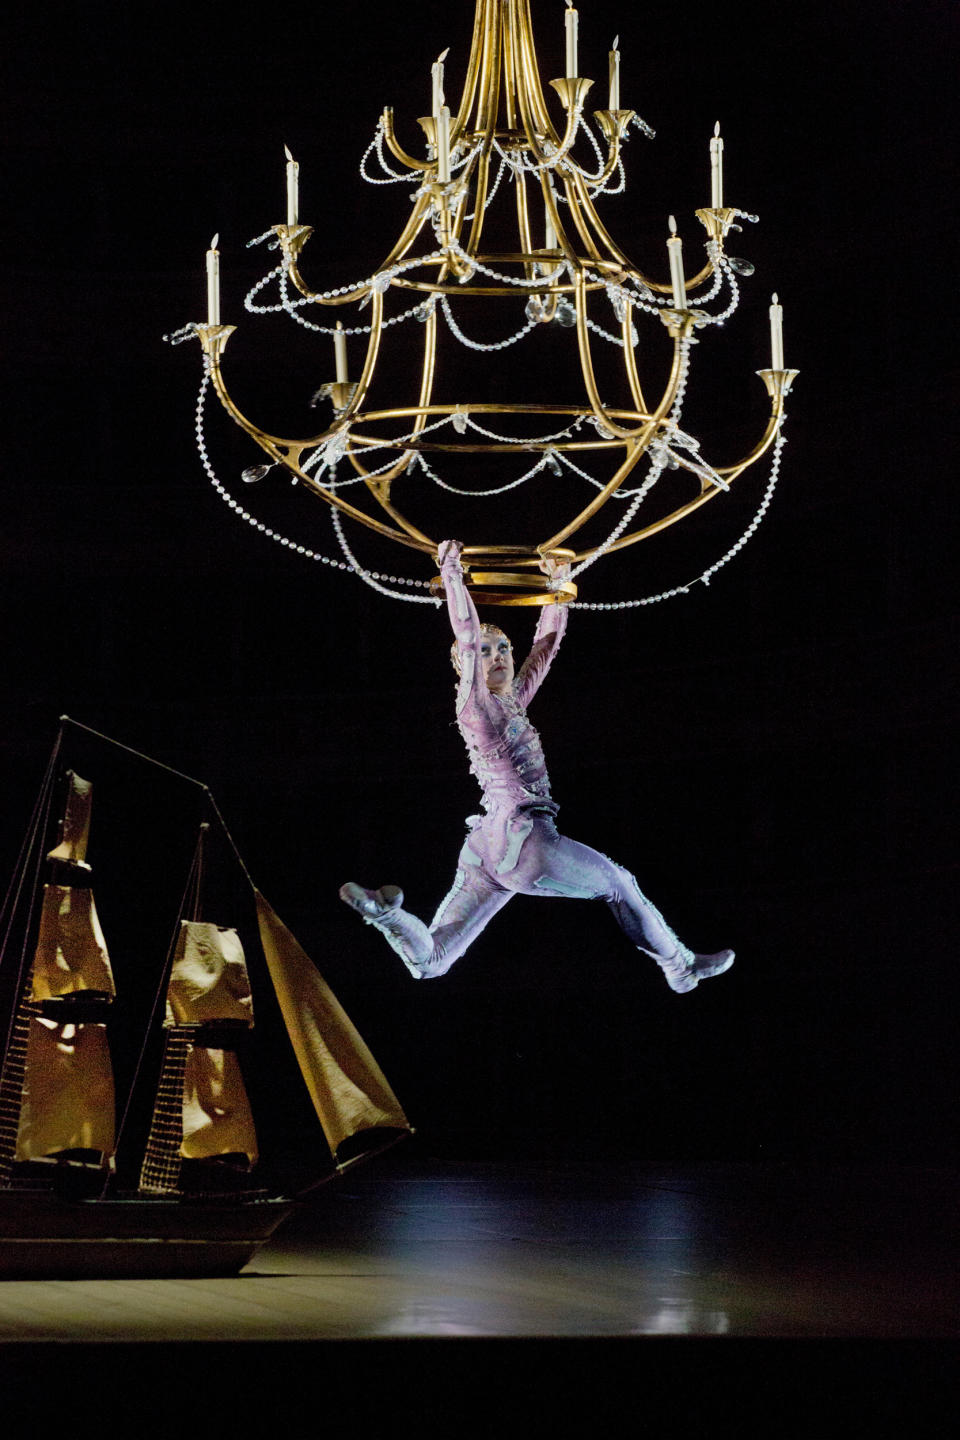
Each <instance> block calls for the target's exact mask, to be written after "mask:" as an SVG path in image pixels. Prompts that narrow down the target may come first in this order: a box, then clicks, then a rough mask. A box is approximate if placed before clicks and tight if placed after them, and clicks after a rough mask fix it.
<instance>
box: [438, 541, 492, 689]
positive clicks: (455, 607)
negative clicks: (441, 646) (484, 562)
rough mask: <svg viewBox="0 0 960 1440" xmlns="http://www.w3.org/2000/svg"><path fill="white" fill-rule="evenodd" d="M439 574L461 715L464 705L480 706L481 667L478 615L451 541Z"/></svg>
mask: <svg viewBox="0 0 960 1440" xmlns="http://www.w3.org/2000/svg"><path fill="white" fill-rule="evenodd" d="M443 548H444V547H441V549H443ZM440 577H441V579H442V580H443V593H444V595H445V596H446V600H447V614H448V615H449V617H450V628H451V630H452V631H453V637H454V640H455V641H456V646H457V654H458V656H459V661H460V685H459V687H458V690H457V715H458V716H460V717H462V716H463V712H464V710H465V709H467V708H468V707H469V708H471V709H481V710H482V709H483V704H482V700H483V696H482V693H481V688H480V684H481V681H482V679H483V667H482V666H481V664H480V643H481V641H480V617H479V615H478V614H477V608H476V606H475V605H474V603H473V596H472V595H471V594H470V591H469V590H468V589H467V587H466V584H465V583H464V578H463V565H462V564H461V561H460V552H459V551H458V550H457V549H456V547H455V546H453V545H451V546H449V547H448V548H446V550H445V554H444V558H443V560H442V562H441V565H440ZM484 688H485V687H484Z"/></svg>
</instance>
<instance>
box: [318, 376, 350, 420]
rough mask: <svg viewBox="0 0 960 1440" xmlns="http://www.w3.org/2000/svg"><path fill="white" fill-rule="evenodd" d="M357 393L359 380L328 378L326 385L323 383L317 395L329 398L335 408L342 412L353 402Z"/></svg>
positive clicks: (322, 398) (325, 398)
mask: <svg viewBox="0 0 960 1440" xmlns="http://www.w3.org/2000/svg"><path fill="white" fill-rule="evenodd" d="M356 393H357V382H356V381H355V380H328V381H327V383H326V385H321V386H320V389H319V390H318V391H317V397H318V398H319V399H321V400H329V401H330V403H331V404H332V405H333V408H334V410H336V411H337V413H338V414H340V412H341V411H343V410H346V409H347V408H348V407H349V406H350V405H351V404H352V402H353V397H354V395H356Z"/></svg>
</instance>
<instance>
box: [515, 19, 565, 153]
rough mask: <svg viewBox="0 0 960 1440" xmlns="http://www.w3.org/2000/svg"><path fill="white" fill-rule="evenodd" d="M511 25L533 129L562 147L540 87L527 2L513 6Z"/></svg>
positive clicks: (531, 23)
mask: <svg viewBox="0 0 960 1440" xmlns="http://www.w3.org/2000/svg"><path fill="white" fill-rule="evenodd" d="M511 24H512V25H513V26H514V29H515V31H516V33H517V37H518V43H517V53H518V55H519V57H520V67H519V68H520V74H521V76H522V80H523V93H524V95H525V96H526V98H527V109H528V114H529V116H530V119H531V120H532V122H533V127H534V128H535V129H536V130H539V132H540V133H541V134H542V135H544V136H545V137H546V138H547V139H549V140H551V141H552V142H553V143H554V144H555V145H559V144H560V137H559V134H558V132H557V130H556V129H555V127H554V124H553V121H552V120H551V119H550V111H549V109H548V107H547V100H546V96H545V95H544V93H543V88H542V86H541V84H540V67H539V66H538V64H537V53H536V46H535V45H534V40H533V22H532V20H531V18H530V6H529V4H528V3H527V0H520V3H519V4H514V6H512V7H511Z"/></svg>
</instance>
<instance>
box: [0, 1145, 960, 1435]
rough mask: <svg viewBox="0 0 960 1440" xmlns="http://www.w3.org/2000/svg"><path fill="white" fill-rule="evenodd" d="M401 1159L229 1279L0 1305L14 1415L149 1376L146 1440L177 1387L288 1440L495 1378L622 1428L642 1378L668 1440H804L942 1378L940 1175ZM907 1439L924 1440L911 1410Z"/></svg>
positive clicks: (947, 1203) (951, 1311)
mask: <svg viewBox="0 0 960 1440" xmlns="http://www.w3.org/2000/svg"><path fill="white" fill-rule="evenodd" d="M412 1150H413V1147H410V1149H409V1150H408V1151H407V1152H405V1153H404V1152H394V1153H393V1156H391V1157H386V1159H385V1160H384V1161H380V1162H374V1163H373V1164H372V1165H371V1166H369V1167H368V1168H367V1169H366V1170H364V1171H359V1172H353V1173H352V1174H350V1175H347V1176H345V1177H344V1178H343V1179H342V1180H341V1181H340V1182H338V1183H337V1184H335V1185H333V1186H330V1187H327V1189H326V1191H323V1192H319V1195H318V1198H317V1200H316V1201H315V1202H314V1203H313V1204H312V1205H311V1206H309V1207H307V1208H305V1209H304V1210H303V1211H302V1212H301V1213H300V1214H298V1215H296V1216H295V1217H294V1218H293V1219H292V1220H291V1221H288V1222H287V1224H286V1225H285V1226H284V1227H282V1228H281V1230H280V1231H279V1232H278V1233H277V1235H276V1236H275V1238H274V1239H273V1241H272V1242H271V1243H270V1244H269V1245H268V1246H267V1247H265V1248H264V1249H263V1250H261V1251H260V1253H259V1255H258V1256H257V1257H256V1258H255V1259H254V1260H253V1261H252V1262H251V1264H250V1265H249V1266H248V1267H247V1269H246V1270H245V1271H244V1272H243V1273H242V1274H241V1275H239V1276H237V1277H235V1278H232V1279H219V1280H157V1281H148V1280H109V1281H96V1280H82V1281H49V1280H48V1281H36V1282H34V1281H9V1282H5V1283H4V1284H2V1285H0V1371H2V1373H0V1381H2V1382H3V1386H4V1390H5V1392H6V1394H7V1395H8V1397H14V1396H16V1397H17V1401H18V1403H20V1404H22V1405H24V1406H28V1405H29V1403H30V1401H31V1395H32V1394H34V1393H35V1390H34V1387H35V1386H39V1390H40V1392H41V1393H43V1392H44V1391H45V1387H46V1388H47V1393H49V1389H48V1387H49V1386H50V1385H58V1384H59V1385H60V1388H61V1389H62V1387H63V1384H65V1383H66V1380H65V1378H64V1377H66V1376H68V1375H71V1374H73V1375H74V1376H80V1375H83V1376H84V1377H92V1376H93V1375H94V1374H96V1373H98V1372H101V1373H103V1372H104V1361H106V1372H105V1373H107V1374H109V1377H110V1381H109V1383H110V1386H111V1389H112V1391H113V1393H114V1395H115V1397H116V1398H117V1403H121V1404H122V1405H123V1406H130V1405H133V1404H134V1403H135V1400H136V1397H137V1395H138V1394H139V1393H140V1391H139V1390H138V1389H137V1388H136V1387H135V1386H134V1382H133V1379H132V1376H133V1372H134V1368H135V1366H139V1367H141V1368H142V1367H143V1366H144V1365H146V1367H147V1370H148V1371H149V1372H151V1374H152V1375H153V1378H154V1380H156V1377H157V1376H158V1375H160V1374H163V1375H165V1376H169V1375H170V1374H171V1372H174V1373H176V1374H177V1375H178V1376H179V1377H180V1378H179V1379H178V1380H177V1381H176V1383H175V1385H174V1390H173V1391H170V1392H167V1391H166V1390H165V1389H164V1387H161V1388H160V1392H159V1395H158V1396H157V1397H156V1398H155V1399H154V1402H153V1404H152V1406H151V1409H150V1414H149V1415H145V1416H144V1418H143V1423H140V1424H139V1429H140V1433H141V1434H142V1433H152V1432H150V1431H149V1422H150V1418H151V1416H152V1417H153V1418H155V1419H158V1417H160V1416H161V1415H162V1414H164V1413H165V1412H164V1410H163V1406H164V1404H165V1403H167V1404H169V1405H170V1406H173V1407H175V1403H176V1402H175V1399H174V1396H175V1395H180V1397H181V1398H182V1387H183V1386H184V1385H186V1386H187V1387H188V1388H191V1389H194V1388H195V1390H196V1393H195V1395H194V1399H193V1401H191V1407H193V1406H195V1404H196V1403H199V1402H200V1400H201V1399H202V1396H203V1393H204V1392H205V1390H206V1387H208V1386H209V1385H211V1384H213V1385H214V1388H215V1390H216V1391H217V1393H218V1394H219V1396H220V1401H219V1403H220V1412H219V1413H221V1414H225V1413H227V1411H228V1410H229V1409H230V1405H231V1403H232V1402H231V1397H234V1402H235V1403H236V1404H238V1405H239V1403H240V1402H239V1401H238V1400H236V1397H237V1396H238V1395H246V1400H245V1402H244V1404H243V1407H242V1408H243V1410H244V1413H246V1414H248V1416H250V1417H252V1415H253V1413H254V1409H257V1408H258V1407H259V1408H260V1409H262V1411H263V1416H264V1417H270V1416H272V1417H273V1418H274V1419H276V1420H277V1422H278V1423H285V1422H286V1421H289V1423H290V1424H291V1425H293V1426H294V1429H295V1430H296V1431H297V1432H298V1433H299V1429H300V1426H301V1425H302V1423H303V1416H304V1414H305V1413H307V1411H305V1410H304V1408H303V1407H308V1409H309V1413H310V1414H314V1413H315V1414H316V1418H317V1421H318V1428H320V1426H319V1420H320V1415H321V1413H322V1410H323V1404H324V1397H325V1399H326V1403H327V1404H329V1405H332V1406H333V1408H334V1410H335V1411H337V1413H339V1411H338V1410H337V1407H338V1406H340V1405H342V1406H343V1407H344V1408H343V1413H344V1414H346V1413H352V1414H360V1413H367V1412H366V1410H365V1407H370V1406H371V1405H373V1404H374V1403H375V1402H377V1397H378V1396H379V1399H380V1401H381V1402H382V1406H383V1411H382V1414H383V1416H384V1417H385V1416H386V1415H387V1414H388V1413H389V1406H390V1405H391V1404H393V1405H394V1406H395V1407H397V1406H399V1407H400V1409H403V1406H404V1405H408V1404H412V1403H413V1396H414V1394H416V1395H419V1394H421V1392H422V1389H423V1387H424V1386H426V1387H427V1391H428V1393H429V1395H431V1396H432V1397H433V1401H435V1402H436V1403H440V1398H439V1397H441V1396H442V1395H444V1394H447V1392H449V1393H448V1394H447V1398H448V1400H449V1401H450V1403H451V1404H457V1405H460V1406H461V1408H462V1406H463V1404H464V1401H465V1396H466V1395H467V1394H474V1395H475V1397H476V1399H475V1406H474V1407H473V1411H471V1412H470V1414H468V1413H464V1417H463V1418H464V1421H465V1422H466V1421H467V1420H468V1419H469V1418H471V1414H472V1416H473V1418H476V1414H478V1413H480V1410H481V1409H482V1407H483V1405H484V1404H485V1403H487V1402H488V1401H489V1400H490V1398H491V1392H490V1390H489V1384H492V1383H493V1382H494V1380H495V1381H496V1383H495V1384H494V1391H498V1390H499V1391H500V1392H502V1391H503V1389H504V1387H505V1386H508V1385H509V1384H518V1385H520V1386H521V1387H522V1389H523V1393H524V1396H525V1400H526V1403H527V1405H528V1406H530V1405H533V1404H534V1398H535V1399H536V1405H535V1409H536V1413H537V1414H539V1415H541V1416H542V1417H544V1418H545V1417H546V1415H547V1414H548V1413H550V1411H551V1406H554V1407H555V1408H556V1409H557V1412H558V1413H559V1412H561V1411H564V1410H566V1409H567V1408H568V1407H573V1408H572V1409H571V1411H570V1413H571V1414H572V1413H573V1411H574V1410H575V1409H576V1407H577V1405H578V1404H585V1403H587V1401H588V1400H589V1399H590V1397H591V1396H592V1401H591V1403H592V1404H593V1405H594V1406H597V1405H598V1406H599V1407H600V1409H599V1410H596V1409H593V1410H591V1413H592V1414H595V1415H599V1414H600V1413H601V1412H602V1411H603V1407H604V1405H607V1406H612V1405H614V1404H616V1405H617V1406H618V1407H619V1406H620V1405H621V1404H625V1405H627V1408H628V1409H629V1408H630V1405H629V1404H627V1395H628V1394H630V1393H633V1391H632V1389H631V1382H629V1381H628V1380H627V1378H626V1377H629V1376H633V1377H635V1385H636V1386H637V1387H639V1389H637V1391H636V1393H635V1394H634V1402H635V1404H636V1405H637V1406H639V1407H640V1408H639V1410H637V1412H636V1413H637V1414H640V1413H643V1414H645V1415H647V1416H648V1417H649V1416H651V1415H652V1414H653V1413H654V1410H655V1409H656V1406H657V1405H659V1404H660V1403H661V1401H662V1402H663V1403H666V1402H667V1399H668V1398H669V1397H672V1399H671V1406H672V1409H671V1410H670V1411H669V1412H665V1413H672V1415H673V1418H674V1420H675V1421H677V1420H679V1418H680V1413H681V1411H680V1409H678V1408H677V1407H678V1405H679V1406H680V1407H681V1408H682V1407H689V1406H690V1405H691V1404H692V1405H694V1407H696V1406H698V1405H702V1406H704V1407H707V1403H708V1399H709V1397H710V1396H711V1395H713V1396H714V1398H715V1399H716V1401H717V1404H720V1403H721V1401H720V1398H719V1396H720V1391H719V1390H718V1389H717V1387H718V1386H720V1387H721V1388H722V1391H723V1394H724V1395H725V1396H726V1402H725V1403H736V1404H737V1405H738V1406H741V1407H742V1406H743V1405H745V1404H747V1403H748V1402H749V1403H756V1402H757V1399H758V1397H760V1398H762V1397H763V1396H764V1395H767V1396H768V1398H770V1397H773V1396H777V1397H779V1399H780V1400H781V1401H783V1400H784V1397H785V1396H789V1395H792V1396H793V1405H792V1408H790V1406H788V1407H787V1409H786V1410H785V1412H784V1415H783V1418H782V1420H781V1421H780V1423H779V1426H778V1429H777V1431H776V1432H775V1433H777V1434H783V1435H786V1434H793V1433H797V1434H805V1433H808V1432H807V1430H806V1429H804V1428H798V1429H796V1430H795V1431H794V1430H791V1429H790V1428H789V1427H790V1424H791V1423H792V1421H791V1417H794V1418H795V1417H798V1416H800V1415H801V1413H803V1414H807V1410H808V1407H809V1406H811V1405H814V1404H815V1403H816V1397H817V1395H823V1394H827V1393H829V1394H831V1395H833V1396H834V1400H835V1403H836V1396H837V1395H839V1394H841V1393H842V1392H843V1390H844V1383H845V1379H847V1380H849V1379H850V1378H851V1377H852V1375H853V1372H854V1368H855V1367H860V1366H861V1365H864V1364H865V1365H866V1367H867V1372H868V1373H869V1375H870V1376H871V1377H872V1378H871V1380H870V1383H869V1394H870V1397H871V1399H873V1400H876V1399H877V1397H878V1395H883V1394H884V1393H885V1392H886V1390H887V1388H888V1387H889V1386H890V1385H892V1386H893V1391H891V1392H890V1394H889V1404H887V1403H886V1402H885V1404H884V1405H883V1406H882V1407H881V1408H882V1409H883V1410H884V1412H885V1413H887V1414H888V1415H889V1414H891V1413H892V1412H891V1411H890V1409H889V1405H890V1404H893V1403H894V1402H896V1401H898V1400H899V1401H901V1402H903V1403H907V1404H909V1403H912V1396H913V1395H914V1394H916V1393H917V1392H918V1390H919V1391H921V1392H922V1393H923V1395H924V1396H925V1398H927V1399H930V1398H932V1397H936V1396H937V1395H938V1394H939V1392H940V1390H941V1388H942V1387H943V1386H944V1385H947V1384H948V1383H949V1384H952V1378H951V1377H952V1375H953V1374H954V1373H955V1365H956V1360H957V1358H958V1357H957V1353H956V1351H957V1346H956V1341H957V1338H958V1337H960V1266H958V1263H957V1262H958V1254H960V1237H958V1226H957V1198H958V1191H960V1177H958V1176H957V1175H956V1174H955V1173H953V1172H947V1171H941V1170H937V1169H935V1168H927V1169H923V1168H902V1169H901V1168H893V1167H891V1168H884V1169H882V1170H881V1169H859V1170H857V1169H842V1168H817V1167H806V1168H804V1167H795V1166H789V1165H772V1166H760V1165H746V1164H696V1165H679V1164H665V1165H656V1164H643V1165H624V1166H617V1165H610V1164H595V1165H589V1164H587V1165H570V1166H568V1167H546V1166H533V1165H531V1166H521V1165H516V1164H509V1165H508V1164H458V1163H438V1162H430V1161H425V1160H423V1159H422V1157H418V1156H417V1155H416V1153H415V1152H414V1153H411V1151H412ZM254 1376H256V1377H258V1378H257V1380H256V1382H255V1381H254ZM484 1376H485V1377H487V1380H486V1381H484V1380H483V1379H482V1377H484ZM44 1377H45V1379H44ZM307 1377H309V1382H308V1380H307ZM804 1377H806V1378H804ZM577 1378H578V1379H579V1381H580V1382H581V1383H580V1384H579V1385H575V1380H576V1379H577ZM89 1383H90V1380H89V1378H87V1379H85V1380H84V1382H83V1384H82V1385H81V1389H82V1390H84V1391H86V1390H87V1389H88V1386H89ZM625 1386H626V1389H625ZM824 1386H826V1387H827V1388H826V1390H825V1389H824ZM411 1387H412V1388H411ZM730 1387H739V1388H736V1391H735V1393H736V1399H735V1398H734V1390H731V1389H730ZM154 1388H156V1387H155V1386H154ZM894 1392H895V1393H894ZM164 1394H166V1395H167V1400H166V1401H164V1400H163V1399H162V1396H163V1395H164ZM641 1394H642V1395H643V1397H644V1398H643V1400H642V1402H641ZM270 1397H272V1398H270ZM564 1397H566V1398H564ZM314 1403H315V1404H316V1406H318V1407H319V1409H317V1410H316V1412H314V1410H313V1408H312V1406H313V1404H314ZM431 1403H432V1402H431ZM858 1403H859V1402H858ZM944 1403H946V1402H944ZM852 1404H853V1399H852V1392H851V1405H852ZM158 1406H159V1408H158ZM224 1407H226V1408H224ZM251 1407H253V1408H251ZM285 1407H286V1408H285ZM290 1407H293V1408H292V1409H291V1408H290ZM298 1407H299V1408H298ZM468 1410H469V1407H468ZM176 1413H179V1412H177V1411H176V1409H175V1408H173V1409H171V1411H170V1415H171V1416H173V1415H174V1414H176ZM397 1413H399V1410H398V1411H397ZM405 1413H416V1412H415V1407H414V1410H413V1411H412V1412H405ZM519 1413H520V1412H519V1411H515V1410H514V1411H511V1414H513V1415H515V1416H517V1415H519ZM657 1413H659V1411H658V1412H657ZM712 1413H714V1412H713V1411H711V1410H710V1409H709V1408H704V1411H703V1418H709V1416H710V1415H711V1414H712ZM743 1413H746V1412H745V1411H744V1412H743ZM810 1413H811V1414H812V1412H810ZM831 1413H836V1412H835V1410H834V1412H831ZM857 1413H858V1414H859V1415H860V1416H861V1418H862V1416H863V1411H862V1410H861V1409H858V1410H857ZM379 1414H380V1411H379V1410H378V1415H379ZM617 1414H618V1415H619V1414H620V1409H619V1408H618V1410H617ZM370 1415H371V1416H372V1412H370ZM611 1416H612V1412H611ZM368 1418H370V1416H368ZM942 1418H945V1417H942ZM138 1423H139V1422H138ZM381 1423H386V1421H385V1419H383V1420H382V1421H381V1420H377V1421H376V1422H374V1420H373V1419H372V1418H370V1427H371V1428H369V1429H368V1431H367V1433H371V1434H372V1433H377V1434H379V1433H380V1429H379V1425H380V1424H381ZM491 1423H492V1422H491ZM806 1423H807V1422H806V1421H804V1424H806ZM810 1423H812V1421H811V1422H810ZM158 1424H159V1419H158ZM508 1430H509V1426H507V1427H506V1429H505V1428H504V1425H501V1426H500V1427H499V1429H496V1428H494V1429H490V1430H489V1433H491V1434H493V1433H508ZM38 1433H42V1432H38ZM157 1433H159V1429H158V1430H157ZM216 1433H219V1432H216ZM596 1433H598V1434H599V1433H601V1431H600V1430H598V1431H597V1432H596ZM809 1433H813V1432H812V1431H810V1432H809ZM873 1433H884V1432H883V1430H882V1429H880V1430H876V1429H875V1430H874V1431H873ZM891 1433H893V1432H891ZM912 1433H914V1434H921V1433H928V1432H926V1431H924V1430H923V1429H922V1426H921V1425H920V1420H919V1415H918V1414H916V1415H915V1416H914V1419H913V1423H912ZM929 1433H930V1434H936V1433H947V1432H946V1431H941V1432H938V1431H937V1430H931V1431H929Z"/></svg>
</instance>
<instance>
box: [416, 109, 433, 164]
mask: <svg viewBox="0 0 960 1440" xmlns="http://www.w3.org/2000/svg"><path fill="white" fill-rule="evenodd" d="M417 124H418V125H419V126H420V128H421V130H422V131H423V133H424V135H426V137H427V144H428V145H429V146H430V149H431V150H432V151H433V153H434V155H436V153H437V117H436V115H421V116H420V118H419V119H418V121H417Z"/></svg>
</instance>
